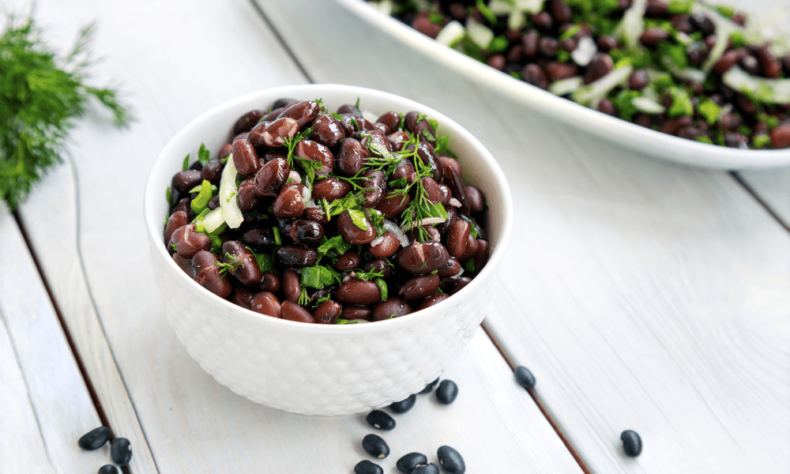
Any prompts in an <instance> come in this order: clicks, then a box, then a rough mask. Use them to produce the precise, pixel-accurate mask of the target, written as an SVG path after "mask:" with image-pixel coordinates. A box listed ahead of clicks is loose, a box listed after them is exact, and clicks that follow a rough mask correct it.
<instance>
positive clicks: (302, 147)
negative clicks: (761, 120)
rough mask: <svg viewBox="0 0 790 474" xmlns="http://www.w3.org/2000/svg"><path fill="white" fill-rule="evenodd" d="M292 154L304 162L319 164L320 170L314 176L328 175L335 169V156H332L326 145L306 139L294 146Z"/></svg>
mask: <svg viewBox="0 0 790 474" xmlns="http://www.w3.org/2000/svg"><path fill="white" fill-rule="evenodd" d="M294 154H295V155H296V156H298V157H299V158H303V159H305V160H312V161H318V162H320V163H321V168H320V169H318V170H316V171H315V174H317V175H319V176H325V175H328V174H329V173H331V172H332V169H333V168H334V167H335V155H334V154H332V152H331V151H330V150H329V148H328V147H327V146H326V145H322V144H321V143H318V142H317V141H313V140H308V139H304V140H300V141H299V143H298V144H297V145H296V150H295V152H294Z"/></svg>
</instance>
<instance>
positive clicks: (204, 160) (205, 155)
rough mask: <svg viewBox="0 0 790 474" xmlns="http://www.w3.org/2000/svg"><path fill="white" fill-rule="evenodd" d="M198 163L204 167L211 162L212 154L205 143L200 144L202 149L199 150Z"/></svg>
mask: <svg viewBox="0 0 790 474" xmlns="http://www.w3.org/2000/svg"><path fill="white" fill-rule="evenodd" d="M198 161H200V164H201V165H203V166H206V165H207V164H208V162H209V161H211V153H210V152H209V151H208V149H207V148H206V145H204V144H203V143H201V144H200V149H199V150H198Z"/></svg>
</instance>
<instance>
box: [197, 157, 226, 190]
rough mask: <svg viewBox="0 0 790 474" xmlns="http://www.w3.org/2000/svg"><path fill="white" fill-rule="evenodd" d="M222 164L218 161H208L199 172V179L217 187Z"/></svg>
mask: <svg viewBox="0 0 790 474" xmlns="http://www.w3.org/2000/svg"><path fill="white" fill-rule="evenodd" d="M222 167H223V165H222V162H221V161H219V160H210V161H209V162H208V163H206V166H204V167H203V168H202V169H201V170H200V179H201V182H202V180H204V179H205V180H206V181H208V182H209V183H211V184H215V185H219V179H220V177H221V176H222Z"/></svg>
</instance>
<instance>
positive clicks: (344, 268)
mask: <svg viewBox="0 0 790 474" xmlns="http://www.w3.org/2000/svg"><path fill="white" fill-rule="evenodd" d="M361 263H362V257H360V256H359V254H358V253H357V252H356V251H355V250H349V251H348V252H346V253H344V254H343V255H341V256H340V257H338V259H337V263H336V264H335V267H336V268H337V269H338V270H340V271H341V272H349V271H351V270H353V269H355V268H357V267H359V265H360V264H361Z"/></svg>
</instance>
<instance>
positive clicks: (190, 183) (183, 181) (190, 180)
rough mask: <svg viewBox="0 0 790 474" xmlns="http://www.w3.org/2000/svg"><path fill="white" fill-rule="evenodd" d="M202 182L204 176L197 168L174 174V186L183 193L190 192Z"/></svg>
mask: <svg viewBox="0 0 790 474" xmlns="http://www.w3.org/2000/svg"><path fill="white" fill-rule="evenodd" d="M202 182H203V177H202V176H201V174H200V171H196V170H186V171H179V172H178V173H176V174H175V176H173V187H174V188H176V189H177V190H178V191H181V192H182V193H186V192H188V191H189V190H190V189H192V188H194V187H195V186H197V185H199V184H200V183H202Z"/></svg>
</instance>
